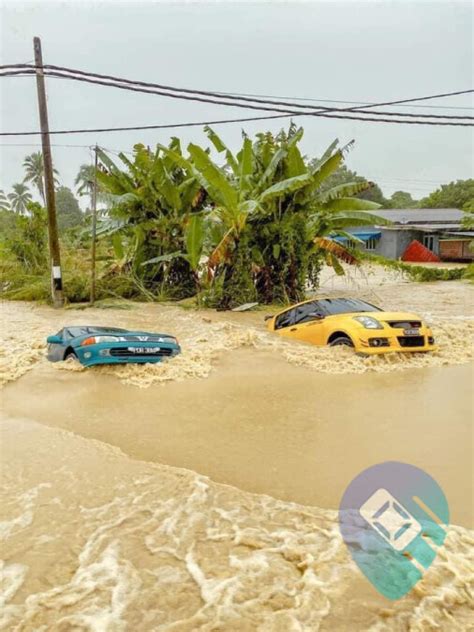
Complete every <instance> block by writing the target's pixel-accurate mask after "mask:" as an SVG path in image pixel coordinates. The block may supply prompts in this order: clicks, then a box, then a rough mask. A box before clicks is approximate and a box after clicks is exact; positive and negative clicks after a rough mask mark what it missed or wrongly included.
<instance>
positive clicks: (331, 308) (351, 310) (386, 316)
mask: <svg viewBox="0 0 474 632" xmlns="http://www.w3.org/2000/svg"><path fill="white" fill-rule="evenodd" d="M266 320H267V327H268V329H269V330H270V331H274V332H275V333H277V334H279V335H280V336H285V337H288V338H294V339H295V340H303V341H305V342H310V343H312V344H314V345H330V346H336V345H345V346H347V347H352V348H354V350H355V351H356V352H357V353H361V354H370V355H373V354H381V353H388V352H393V351H396V352H398V353H410V352H414V351H434V350H435V349H436V347H435V340H434V337H433V333H432V331H431V329H430V328H429V327H428V326H427V325H426V324H425V323H424V322H423V321H422V320H421V318H420V317H419V316H417V315H416V314H412V313H410V312H385V311H383V310H382V309H380V308H379V307H375V305H371V304H370V303H366V302H365V301H361V300H359V299H356V298H344V297H337V298H334V297H323V298H317V299H310V300H308V301H303V302H302V303H298V304H297V305H293V306H292V307H289V308H287V309H284V310H282V311H281V312H279V313H278V314H276V315H275V316H267V318H266Z"/></svg>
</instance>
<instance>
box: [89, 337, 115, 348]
mask: <svg viewBox="0 0 474 632" xmlns="http://www.w3.org/2000/svg"><path fill="white" fill-rule="evenodd" d="M124 340H125V338H123V337H122V336H91V337H90V338H86V339H85V340H83V341H82V342H81V347H84V346H87V345H98V344H100V343H101V342H123V341H124Z"/></svg>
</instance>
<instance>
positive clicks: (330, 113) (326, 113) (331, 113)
mask: <svg viewBox="0 0 474 632" xmlns="http://www.w3.org/2000/svg"><path fill="white" fill-rule="evenodd" d="M7 68H21V70H12V71H6V72H5V73H4V75H6V76H8V73H10V74H11V73H16V74H18V73H35V70H33V69H31V70H29V69H28V68H32V67H31V66H30V65H27V64H14V65H8V66H0V69H3V70H6V69H7ZM34 68H36V67H34ZM45 68H58V69H61V70H62V69H64V70H65V71H67V72H77V73H78V74H81V75H83V76H81V77H73V76H71V75H64V74H62V73H57V72H55V71H47V74H48V75H52V76H58V77H61V78H68V79H75V80H78V81H86V82H87V83H94V84H100V85H106V86H111V87H118V88H120V89H125V90H132V91H139V92H147V93H152V94H160V95H162V96H172V97H174V98H179V99H185V100H192V101H195V100H197V101H205V102H209V103H212V104H218V105H226V106H234V105H236V106H238V107H245V108H250V109H258V110H260V109H263V110H270V111H274V112H278V113H279V114H275V115H272V116H261V117H247V118H238V119H220V120H215V121H201V122H188V123H176V124H166V125H144V126H127V127H116V128H95V129H78V130H56V131H52V132H50V133H51V134H78V133H102V132H113V131H133V130H145V129H170V128H179V127H193V126H202V125H220V124H225V123H236V122H248V121H257V120H269V119H278V118H287V117H290V116H294V117H296V116H322V117H326V118H339V119H345V120H357V121H367V122H383V123H396V124H416V125H438V126H444V125H450V126H462V127H469V126H471V125H472V124H470V123H465V122H451V121H449V122H448V121H442V122H435V121H431V120H430V121H425V120H419V119H418V117H417V118H416V120H405V119H393V118H392V119H387V118H382V116H381V115H385V116H390V115H392V116H393V115H395V114H397V113H389V112H385V113H381V112H372V114H374V115H378V116H379V118H370V117H366V116H362V117H360V116H351V115H349V114H337V113H336V112H347V113H350V112H354V111H356V114H360V113H362V112H360V108H358V107H354V108H345V109H343V108H319V109H318V110H316V111H314V110H312V111H311V112H301V111H290V112H283V111H282V110H280V109H277V108H274V107H267V106H266V105H262V104H261V103H262V102H260V101H258V100H256V99H247V98H246V99H245V100H247V101H253V102H255V101H257V102H258V103H259V105H252V104H247V103H246V104H242V103H227V102H224V101H218V100H214V99H212V100H209V99H208V98H203V97H201V96H195V95H196V94H208V95H212V96H213V95H214V94H217V93H209V92H205V91H197V90H189V89H177V88H171V87H170V86H164V88H165V89H168V90H169V89H172V90H179V91H181V92H183V91H186V93H192V94H193V96H188V95H187V94H180V95H177V94H172V95H170V94H169V93H164V92H162V91H158V90H157V89H156V88H153V90H148V89H147V88H141V87H140V88H139V87H137V86H136V85H135V84H140V85H152V86H160V84H150V83H148V82H131V80H122V79H118V80H119V81H126V82H129V83H133V84H134V85H122V84H119V83H116V82H115V81H114V82H113V83H111V82H110V80H107V81H106V82H104V81H102V80H97V79H90V78H88V77H89V75H91V76H94V75H95V76H98V77H104V78H108V77H111V78H112V79H114V78H113V77H112V76H110V75H98V74H97V73H85V72H83V71H71V70H70V69H67V68H64V67H61V66H45ZM86 75H87V78H86V77H85V76H86ZM0 76H1V75H0ZM470 92H472V90H464V91H458V92H451V93H444V94H442V95H431V96H425V97H416V98H411V99H403V100H398V101H396V102H395V101H392V102H384V103H377V104H374V106H373V107H375V106H382V105H390V104H394V103H406V102H413V101H422V100H428V99H433V98H440V97H445V96H454V95H458V94H466V93H470ZM233 98H234V97H233ZM235 98H237V97H235ZM275 103H276V102H275ZM296 107H301V106H299V104H296ZM303 107H305V108H309V107H311V106H303ZM398 115H399V116H413V115H406V114H405V113H401V114H400V113H398ZM414 116H416V115H414ZM429 118H433V117H432V116H430V117H429ZM439 118H448V117H439ZM449 118H472V117H449ZM36 134H39V132H0V135H1V136H31V135H36Z"/></svg>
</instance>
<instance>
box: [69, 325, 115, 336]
mask: <svg viewBox="0 0 474 632" xmlns="http://www.w3.org/2000/svg"><path fill="white" fill-rule="evenodd" d="M66 331H67V333H68V335H69V336H70V337H71V338H77V337H78V336H94V335H96V334H97V335H100V334H126V333H127V330H126V329H118V328H117V327H89V326H87V327H68V328H67V330H66Z"/></svg>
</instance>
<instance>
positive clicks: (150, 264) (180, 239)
mask: <svg viewBox="0 0 474 632" xmlns="http://www.w3.org/2000/svg"><path fill="white" fill-rule="evenodd" d="M167 149H168V150H170V151H173V152H174V153H176V155H180V153H181V149H180V144H179V140H178V139H176V138H174V139H172V140H171V143H170V145H169V147H168V148H167ZM98 154H99V159H100V169H99V171H98V173H97V178H98V180H99V182H100V184H101V186H102V187H103V189H104V190H105V191H107V192H108V193H109V194H110V195H111V209H110V211H109V218H107V220H106V221H105V222H104V223H105V224H106V226H107V225H108V226H109V230H107V229H106V230H101V228H100V227H99V235H108V236H111V235H112V234H113V235H114V238H113V241H114V248H115V251H116V253H117V251H119V250H120V251H121V252H123V251H125V252H127V257H126V259H127V261H128V265H129V266H130V267H131V269H132V271H133V274H135V275H136V276H137V277H138V278H139V279H140V281H141V282H142V283H143V284H144V285H145V286H146V287H147V289H151V290H153V288H161V290H163V289H164V288H166V289H167V291H168V294H169V295H170V296H172V297H175V298H182V297H185V296H189V295H191V294H193V293H194V291H195V273H194V271H193V269H192V267H191V264H190V262H189V261H188V260H186V259H185V258H183V257H175V256H172V255H174V254H175V253H177V252H184V251H185V250H186V240H187V230H188V229H187V227H188V226H189V225H190V222H191V219H192V216H193V214H195V213H199V212H200V211H201V210H202V208H203V205H204V203H205V197H206V195H205V192H204V191H203V190H202V189H201V186H200V184H199V182H198V181H197V180H196V179H195V178H194V177H193V176H189V175H188V174H187V173H186V172H185V171H184V170H183V169H181V168H180V167H177V166H176V165H175V163H173V162H171V161H170V160H169V158H168V157H167V156H166V155H165V153H164V152H163V151H162V150H161V149H159V148H158V149H157V150H156V151H155V152H152V151H151V150H150V149H149V148H146V147H144V146H143V145H135V147H134V153H133V157H132V159H129V158H128V157H127V156H126V155H125V154H124V153H120V154H119V158H120V160H121V162H122V165H121V166H120V167H119V166H117V165H116V164H115V162H114V161H113V160H112V159H111V158H110V157H109V156H108V155H107V154H106V152H104V151H101V150H99V152H98ZM111 219H112V220H113V224H112V225H110V220H111ZM191 223H192V222H191ZM144 263H146V264H147V265H145V266H144V265H142V264H144Z"/></svg>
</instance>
